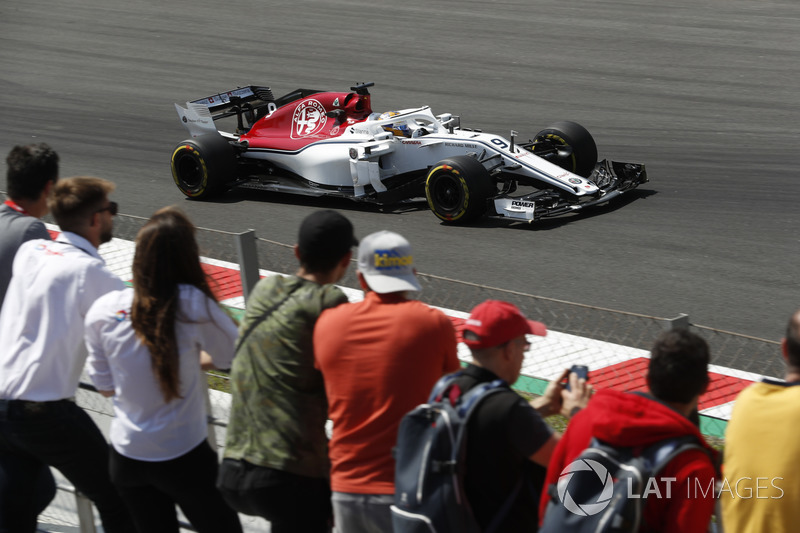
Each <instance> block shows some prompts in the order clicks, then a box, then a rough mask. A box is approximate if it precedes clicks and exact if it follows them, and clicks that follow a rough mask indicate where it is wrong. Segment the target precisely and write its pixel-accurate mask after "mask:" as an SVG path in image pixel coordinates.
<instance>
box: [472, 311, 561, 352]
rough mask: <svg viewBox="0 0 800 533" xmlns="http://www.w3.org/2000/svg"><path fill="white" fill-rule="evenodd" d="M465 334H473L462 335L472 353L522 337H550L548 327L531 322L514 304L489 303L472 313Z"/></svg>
mask: <svg viewBox="0 0 800 533" xmlns="http://www.w3.org/2000/svg"><path fill="white" fill-rule="evenodd" d="M463 331H464V333H466V332H470V333H472V335H469V336H468V335H463V334H462V337H463V338H464V344H466V345H467V346H469V348H470V349H473V350H482V349H484V348H491V347H493V346H499V345H500V344H504V343H506V342H508V341H510V340H511V339H515V338H517V337H519V336H520V335H526V334H530V335H538V336H540V337H544V336H545V335H547V326H545V325H544V324H542V323H541V322H535V321H533V320H528V319H527V318H525V315H523V314H522V312H521V311H520V310H519V309H518V308H517V306H515V305H514V304H510V303H508V302H503V301H500V300H486V301H485V302H483V303H480V304H478V305H477V306H475V308H474V309H473V310H472V313H470V315H469V318H468V319H467V321H466V322H465V323H464V330H463ZM473 335H474V337H473ZM468 337H470V338H468ZM475 337H477V338H475Z"/></svg>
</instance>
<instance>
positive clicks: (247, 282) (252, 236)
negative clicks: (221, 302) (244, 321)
mask: <svg viewBox="0 0 800 533" xmlns="http://www.w3.org/2000/svg"><path fill="white" fill-rule="evenodd" d="M236 252H237V253H238V254H239V275H240V276H241V278H242V295H243V296H244V301H245V302H246V301H247V298H248V297H249V296H250V291H251V290H253V287H255V286H256V283H258V280H259V274H258V250H257V249H256V232H255V230H252V229H251V230H247V231H245V232H243V233H237V234H236Z"/></svg>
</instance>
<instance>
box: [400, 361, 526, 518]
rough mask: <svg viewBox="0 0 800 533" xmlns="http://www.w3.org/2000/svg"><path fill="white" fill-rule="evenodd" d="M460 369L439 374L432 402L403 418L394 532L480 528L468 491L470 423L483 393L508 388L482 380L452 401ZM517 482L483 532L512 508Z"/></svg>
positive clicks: (429, 400)
mask: <svg viewBox="0 0 800 533" xmlns="http://www.w3.org/2000/svg"><path fill="white" fill-rule="evenodd" d="M460 375H461V373H460V372H457V373H455V374H450V375H447V376H444V377H443V378H441V379H440V380H439V381H438V382H437V383H436V385H435V386H434V387H433V390H432V391H431V395H430V398H429V399H428V403H425V404H422V405H420V406H418V407H416V408H415V409H414V410H412V411H410V412H409V413H408V414H406V415H405V416H404V417H403V419H402V421H401V422H400V427H399V430H398V434H397V446H396V447H395V450H394V451H395V462H396V463H395V481H394V482H395V495H394V505H392V523H393V526H394V533H450V532H452V533H479V532H480V531H481V529H480V527H479V526H478V523H477V521H476V520H475V517H474V515H473V513H472V508H471V507H470V505H469V502H468V501H467V496H466V493H465V490H464V470H465V465H464V458H465V450H466V444H467V443H466V434H467V424H468V423H469V419H470V416H471V415H472V413H473V412H474V411H475V408H476V407H477V406H478V405H479V404H480V403H481V401H483V399H484V398H486V397H487V396H490V395H491V394H494V393H496V392H500V391H501V390H507V388H506V387H507V384H506V382H505V381H503V380H501V379H497V380H495V381H492V382H490V383H482V384H479V385H477V386H475V387H473V388H472V389H470V390H469V391H468V392H467V393H466V394H464V395H462V396H460V397H457V398H455V399H454V400H453V401H451V399H450V398H448V392H450V391H451V387H452V385H453V381H454V380H455V379H456V378H457V377H459V376H460ZM521 485H522V484H521V483H519V484H518V485H517V487H515V489H514V490H513V491H512V493H511V494H510V495H509V497H508V498H507V499H506V501H505V503H504V505H503V507H502V508H501V509H500V511H499V512H498V513H497V515H496V516H495V518H494V519H493V521H492V524H491V525H490V526H489V528H488V529H486V531H485V532H484V533H488V532H490V531H493V530H494V529H496V527H497V525H498V524H499V523H500V522H501V520H502V518H503V517H504V516H505V515H506V513H507V512H508V510H509V509H510V508H511V504H512V503H513V501H514V498H515V497H516V495H517V493H518V492H519V490H520V488H521Z"/></svg>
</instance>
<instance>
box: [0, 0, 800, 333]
mask: <svg viewBox="0 0 800 533" xmlns="http://www.w3.org/2000/svg"><path fill="white" fill-rule="evenodd" d="M799 29H800V2H796V1H795V0H791V1H759V0H753V1H748V2H742V1H738V0H692V1H686V0H677V1H670V2H662V1H661V0H627V1H626V0H608V1H602V0H600V1H598V0H592V1H588V0H578V1H573V2H563V1H561V0H528V1H524V2H523V1H520V2H491V1H479V2H473V1H469V0H457V1H432V0H406V1H403V2H376V1H375V0H341V1H336V2H327V1H322V0H293V1H291V2H289V1H272V2H258V1H254V0H253V1H242V0H233V1H228V2H217V1H214V2H212V1H209V0H193V1H185V0H177V1H170V2H161V1H157V0H130V1H127V2H108V1H104V0H74V1H70V2H61V1H56V0H25V1H20V0H3V1H2V3H0V72H2V76H1V77H0V124H2V126H0V152H2V153H3V154H5V153H7V151H8V150H9V149H10V148H11V147H12V146H13V145H14V144H19V143H28V142H35V141H45V142H48V143H50V144H51V145H52V146H53V147H54V148H56V150H57V151H58V152H59V153H60V155H61V158H62V175H63V176H69V175H76V174H89V175H97V176H101V177H104V178H107V179H110V180H113V181H114V182H116V183H117V192H116V193H115V195H114V199H116V200H118V201H119V202H120V204H121V210H122V212H123V213H126V214H133V215H139V216H145V217H146V216H149V215H150V214H151V213H152V212H153V211H154V210H156V209H157V208H159V207H162V206H164V205H167V204H178V205H180V206H181V207H182V208H183V209H185V210H186V211H187V212H188V213H189V214H190V215H191V216H192V218H193V219H194V221H195V223H196V224H197V225H199V226H203V227H209V228H215V229H222V230H227V231H243V230H245V229H248V228H253V229H255V230H256V232H257V234H258V235H259V236H261V237H264V238H268V239H272V240H277V241H280V242H286V243H293V242H294V241H295V237H296V230H297V227H298V224H299V223H300V221H301V220H302V219H303V217H305V216H306V215H307V214H309V213H310V212H312V211H313V210H315V209H318V208H321V207H332V208H335V209H340V210H342V211H344V212H345V213H346V214H347V216H349V217H350V218H351V220H352V221H353V222H354V224H355V226H356V230H357V233H358V234H359V235H362V236H363V235H365V234H367V233H370V232H372V231H376V230H379V229H392V230H394V231H398V232H400V233H401V234H403V235H405V236H406V237H407V238H408V239H409V240H410V241H411V242H412V244H413V246H414V249H415V259H416V261H417V265H418V268H419V270H420V271H422V272H426V273H430V274H437V275H441V276H447V277H450V278H454V279H461V280H466V281H470V282H475V283H481V284H486V285H490V286H495V287H501V288H507V289H514V290H519V291H523V292H527V293H531V294H537V295H542V296H548V297H553V298H559V299H562V300H567V301H573V302H580V303H584V304H589V305H594V306H600V307H606V308H611V309H619V310H623V311H629V312H634V313H641V314H646V315H654V316H663V317H672V316H676V315H678V314H679V313H687V314H689V315H690V318H691V320H692V322H693V323H696V324H703V325H707V326H711V327H715V328H720V329H725V330H729V331H734V332H739V333H744V334H748V335H753V336H757V337H762V338H766V339H771V340H779V339H780V338H781V336H782V333H783V328H784V325H785V322H786V320H787V319H788V317H789V315H790V313H791V312H792V311H793V310H794V309H795V308H797V307H800V298H798V296H799V295H800V290H798V265H800V242H798V240H799V237H798V235H799V233H798V228H800V209H798V201H799V200H800V176H798V171H797V169H798V163H800V155H798V124H800V106H799V105H798V101H797V87H798V86H800V37H798V30H799ZM364 81H373V82H375V83H376V86H375V87H374V88H373V89H372V94H373V108H374V109H375V110H376V111H385V110H390V109H401V108H406V107H413V106H417V105H423V104H427V105H430V106H431V107H432V109H433V111H434V113H436V114H439V113H444V112H451V113H453V114H458V115H461V117H462V124H463V125H464V126H466V127H475V128H481V129H483V130H484V131H491V132H496V133H499V134H502V135H508V131H509V130H510V129H515V130H517V131H519V136H518V139H523V140H524V139H527V138H530V137H532V136H533V135H535V133H536V132H537V131H539V130H540V129H543V128H544V127H546V126H548V125H549V124H551V123H553V122H555V121H558V120H574V121H577V122H580V123H581V124H583V125H584V126H585V127H586V128H587V129H589V131H590V132H592V134H593V135H594V137H595V139H596V142H597V145H598V148H599V152H600V155H601V157H608V158H611V159H616V160H621V161H629V162H642V163H645V164H646V165H647V169H648V174H649V176H650V178H651V182H650V183H649V184H646V185H644V186H643V187H642V188H641V189H640V191H639V192H638V193H637V194H634V195H631V196H629V197H628V198H627V200H625V201H622V202H620V203H618V204H616V205H613V206H610V208H607V209H603V210H600V211H598V212H596V213H593V214H591V215H590V216H573V217H567V218H562V219H558V220H553V221H550V222H541V223H538V224H536V225H534V226H529V225H524V224H508V223H505V222H498V221H485V222H482V223H480V224H476V225H473V226H470V227H447V226H444V225H442V224H440V223H439V222H438V219H436V218H435V217H434V215H433V214H432V213H430V212H429V211H428V209H427V207H426V206H425V205H424V204H420V205H414V206H408V207H407V208H404V209H398V210H394V211H390V212H381V211H380V210H378V209H377V208H375V207H372V206H365V205H361V204H355V203H352V202H348V201H330V200H324V199H307V198H303V197H295V196H287V195H279V194H272V193H252V192H247V193H244V192H232V193H230V194H228V195H226V196H225V197H224V198H223V199H221V200H220V201H217V202H196V201H188V200H185V199H184V197H183V196H182V195H181V193H180V192H179V191H178V189H177V188H176V187H175V185H174V184H173V182H172V179H171V176H170V171H169V157H170V154H171V151H172V149H173V147H174V145H175V144H176V143H178V142H179V141H181V140H182V139H184V138H186V137H187V134H186V132H185V130H184V129H183V128H182V126H181V125H180V123H179V122H178V120H177V115H176V113H175V111H174V107H173V103H174V102H180V103H182V102H185V101H186V100H191V99H196V98H200V97H203V96H206V95H208V94H213V93H216V92H219V91H223V90H228V89H231V88H234V87H236V86H238V85H246V84H253V83H257V84H264V85H269V86H271V87H272V88H273V91H274V92H275V94H276V95H280V94H284V93H287V92H289V91H291V90H293V89H296V88H298V87H303V88H315V89H325V90H337V91H338V90H347V89H348V88H349V87H350V86H351V85H353V84H355V83H356V82H364Z"/></svg>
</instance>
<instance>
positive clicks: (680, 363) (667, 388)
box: [647, 329, 711, 403]
mask: <svg viewBox="0 0 800 533" xmlns="http://www.w3.org/2000/svg"><path fill="white" fill-rule="evenodd" d="M710 359H711V357H710V354H709V350H708V344H707V343H706V341H704V340H703V339H702V337H700V336H699V335H696V334H694V333H692V332H690V331H689V330H687V329H673V330H670V331H665V332H664V333H662V334H661V335H659V337H658V338H657V339H656V341H655V343H654V344H653V348H652V350H651V351H650V364H649V366H648V369H647V384H648V386H649V387H650V392H652V393H653V395H654V396H655V397H656V398H658V399H659V400H661V401H664V402H677V403H688V402H690V401H692V399H693V398H694V397H695V396H698V395H700V394H702V393H703V392H704V391H705V389H706V387H707V386H708V363H709V361H710Z"/></svg>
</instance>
